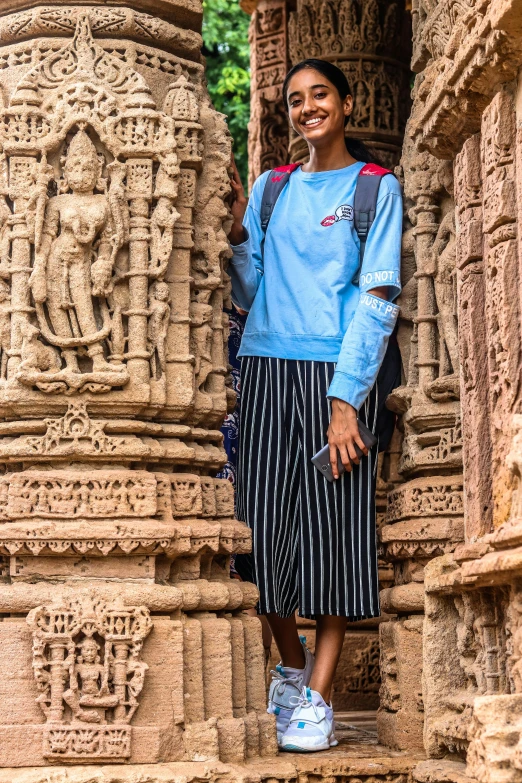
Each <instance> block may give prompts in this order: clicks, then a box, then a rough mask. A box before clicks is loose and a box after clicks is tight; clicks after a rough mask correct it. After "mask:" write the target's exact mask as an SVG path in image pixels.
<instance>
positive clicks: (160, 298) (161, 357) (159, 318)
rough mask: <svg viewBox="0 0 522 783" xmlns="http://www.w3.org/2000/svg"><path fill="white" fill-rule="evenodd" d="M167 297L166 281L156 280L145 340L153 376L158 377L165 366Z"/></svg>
mask: <svg viewBox="0 0 522 783" xmlns="http://www.w3.org/2000/svg"><path fill="white" fill-rule="evenodd" d="M169 298H170V292H169V286H168V283H161V282H157V283H155V284H154V285H153V286H152V287H151V292H150V296H149V324H148V333H147V341H148V350H149V351H150V369H151V375H152V377H153V378H159V377H160V375H162V374H163V373H164V372H165V370H166V368H167V360H166V351H165V346H166V343H167V331H168V328H169V320H170V305H169Z"/></svg>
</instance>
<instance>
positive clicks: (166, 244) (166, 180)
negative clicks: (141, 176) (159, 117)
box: [150, 152, 180, 278]
mask: <svg viewBox="0 0 522 783" xmlns="http://www.w3.org/2000/svg"><path fill="white" fill-rule="evenodd" d="M179 174H180V167H179V163H178V156H177V155H176V153H175V152H169V153H168V154H167V155H164V156H163V157H162V158H161V165H160V168H159V170H158V174H157V176H156V186H155V189H154V196H155V198H157V199H158V202H157V204H156V207H155V209H154V212H153V213H152V217H151V221H150V234H151V242H150V274H151V276H154V277H156V278H158V277H162V276H163V275H164V274H165V272H166V270H167V265H168V263H169V259H170V254H171V253H172V245H173V242H174V226H175V225H176V221H177V220H179V212H178V211H177V210H176V208H175V207H174V200H175V199H176V198H177V196H178V180H179Z"/></svg>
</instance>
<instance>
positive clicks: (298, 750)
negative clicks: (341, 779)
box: [279, 739, 339, 753]
mask: <svg viewBox="0 0 522 783" xmlns="http://www.w3.org/2000/svg"><path fill="white" fill-rule="evenodd" d="M338 744H339V743H338V741H337V740H336V739H331V740H330V741H329V742H328V743H326V742H324V743H323V744H322V745H316V746H315V747H314V748H303V747H299V745H280V746H279V749H280V750H286V751H290V752H293V753H315V752H316V751H320V750H330V748H334V747H335V746H336V745H338Z"/></svg>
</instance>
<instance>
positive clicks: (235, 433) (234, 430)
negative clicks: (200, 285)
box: [217, 310, 246, 486]
mask: <svg viewBox="0 0 522 783" xmlns="http://www.w3.org/2000/svg"><path fill="white" fill-rule="evenodd" d="M225 312H227V313H228V317H229V325H230V337H229V338H228V361H229V363H230V366H231V367H232V370H231V375H232V388H233V389H234V391H235V392H236V394H237V404H236V408H235V410H234V412H233V413H229V414H228V415H227V417H226V419H225V421H224V422H223V426H222V427H221V432H222V433H223V435H224V437H225V443H224V446H225V451H226V452H227V456H228V461H227V463H226V465H225V467H224V468H223V470H221V471H220V472H219V473H218V474H217V477H218V478H226V479H228V480H229V481H231V482H232V484H234V486H235V483H236V463H237V448H238V437H239V402H240V396H241V388H240V381H239V371H240V368H241V359H240V358H239V357H238V355H237V354H238V351H239V346H240V345H241V337H242V336H243V330H244V328H245V321H246V315H240V314H239V313H238V312H237V311H236V310H226V311H225Z"/></svg>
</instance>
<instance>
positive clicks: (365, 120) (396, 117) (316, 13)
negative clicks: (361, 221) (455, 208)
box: [288, 0, 411, 168]
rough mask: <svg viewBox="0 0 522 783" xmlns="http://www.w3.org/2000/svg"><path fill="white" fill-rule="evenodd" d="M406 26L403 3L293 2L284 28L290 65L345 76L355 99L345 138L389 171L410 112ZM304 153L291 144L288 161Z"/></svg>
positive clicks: (351, 0)
mask: <svg viewBox="0 0 522 783" xmlns="http://www.w3.org/2000/svg"><path fill="white" fill-rule="evenodd" d="M410 25H411V22H410V15H409V14H408V13H407V12H406V7H405V3H404V0H398V1H397V2H388V1H387V0H297V8H296V11H295V12H294V13H292V14H290V18H289V22H288V30H289V50H290V59H291V61H292V64H295V63H297V62H299V61H300V60H304V59H305V58H307V57H319V58H320V59H323V60H329V61H330V62H333V63H334V64H335V65H337V66H338V67H339V68H341V69H342V70H343V71H344V73H345V74H346V76H347V78H348V83H349V84H350V86H351V88H352V93H353V96H354V110H353V114H352V116H351V118H350V122H349V124H348V126H347V129H346V133H347V135H348V136H350V137H352V138H354V139H360V140H362V141H364V142H365V143H366V144H367V145H368V147H369V148H370V149H372V150H373V151H374V153H375V154H376V155H377V156H378V157H379V159H380V160H381V161H382V163H383V165H385V166H388V167H389V168H393V167H394V166H395V165H396V163H398V161H399V157H400V149H401V146H402V140H403V136H404V128H405V125H406V120H407V118H408V111H409V107H410V99H409V81H410V66H409V57H410V52H411V34H410ZM307 152H308V150H307V148H306V145H305V144H304V142H303V141H302V140H301V139H300V138H295V139H293V141H292V144H291V157H292V160H294V161H298V160H303V159H304V156H306V155H307Z"/></svg>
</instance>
